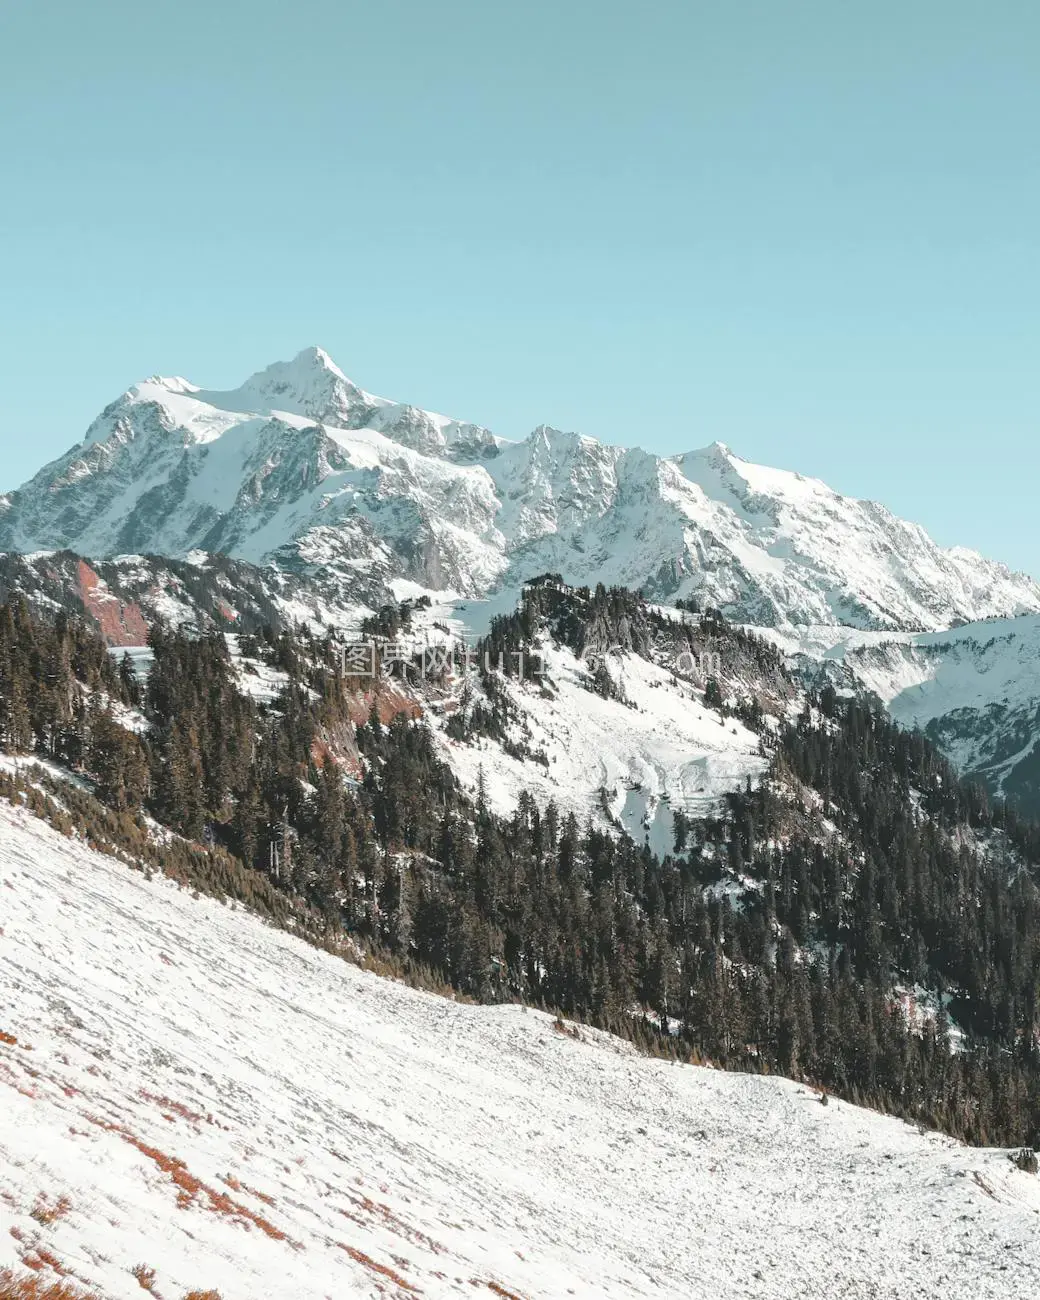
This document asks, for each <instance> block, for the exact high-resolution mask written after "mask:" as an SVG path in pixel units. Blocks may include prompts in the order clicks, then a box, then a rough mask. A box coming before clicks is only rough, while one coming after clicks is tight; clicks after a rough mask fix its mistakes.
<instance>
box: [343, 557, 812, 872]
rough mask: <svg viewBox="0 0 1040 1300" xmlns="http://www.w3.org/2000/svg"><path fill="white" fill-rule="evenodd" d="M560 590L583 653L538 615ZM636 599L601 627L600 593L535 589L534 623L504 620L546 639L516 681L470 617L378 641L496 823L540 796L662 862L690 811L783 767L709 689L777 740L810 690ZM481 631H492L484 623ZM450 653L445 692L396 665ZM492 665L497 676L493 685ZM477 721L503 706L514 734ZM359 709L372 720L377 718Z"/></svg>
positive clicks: (447, 609) (428, 623)
mask: <svg viewBox="0 0 1040 1300" xmlns="http://www.w3.org/2000/svg"><path fill="white" fill-rule="evenodd" d="M549 591H551V593H552V596H551V598H552V601H553V602H555V603H556V604H557V609H556V617H560V615H561V614H562V613H565V614H566V616H567V619H568V620H569V623H570V625H571V626H575V625H577V624H581V625H582V626H583V629H584V632H583V635H584V638H585V641H586V644H584V645H582V646H581V647H576V646H575V645H573V644H570V643H568V641H567V640H566V638H565V637H564V636H562V635H561V633H560V631H559V629H557V628H554V627H553V625H552V620H551V619H548V618H546V617H544V615H542V614H539V613H538V612H537V611H538V608H539V606H538V603H537V602H538V598H539V596H540V595H544V594H545V593H547V592H549ZM624 594H625V596H626V597H627V598H628V601H629V603H630V605H631V609H632V613H631V614H630V615H629V614H625V615H624V616H622V618H621V619H620V620H618V621H617V622H616V623H614V624H611V623H609V622H608V623H606V624H603V625H601V624H600V623H599V622H597V616H596V614H595V613H594V612H593V611H592V610H591V609H590V608H589V606H590V604H594V598H590V597H589V594H588V593H587V592H586V593H584V595H583V594H582V593H581V592H580V591H574V590H572V589H570V588H568V587H566V586H564V585H561V584H557V583H556V582H555V581H553V580H551V579H547V580H543V581H542V582H538V583H533V584H530V585H529V586H528V587H527V588H526V589H525V591H524V593H523V594H522V597H521V601H520V602H519V606H518V609H519V612H520V613H519V615H517V614H515V613H514V610H515V609H516V608H517V607H514V608H511V609H508V610H503V611H501V612H500V614H499V617H502V615H508V616H512V617H518V616H519V617H523V618H524V619H526V620H527V622H528V626H529V628H530V629H531V636H530V638H529V641H528V643H527V648H525V650H524V651H523V654H522V659H521V662H520V664H519V670H518V671H515V672H503V671H498V669H497V667H496V665H499V664H500V663H501V662H502V661H504V660H505V659H508V658H509V657H508V656H502V655H500V654H498V653H496V652H495V651H493V650H489V649H488V648H487V642H477V641H475V640H474V638H473V635H472V633H471V632H470V631H469V629H468V628H467V627H466V625H465V624H464V623H463V621H462V619H463V616H464V615H466V616H468V615H469V613H470V611H469V610H466V611H464V612H463V614H462V615H460V614H459V613H457V611H456V609H455V606H453V605H446V606H437V605H432V606H430V607H424V606H422V605H419V606H416V607H414V608H412V609H411V610H410V612H409V624H408V628H407V630H406V631H401V632H398V633H396V634H395V636H394V637H393V639H392V641H391V640H390V639H389V638H384V639H380V641H379V643H380V645H381V648H382V650H383V652H384V653H385V654H387V655H388V656H389V655H391V654H392V655H393V656H395V661H394V662H390V664H389V667H386V666H384V669H383V672H382V678H383V680H384V682H385V683H386V684H391V683H393V684H394V685H396V686H397V687H398V688H399V689H400V694H401V699H402V700H405V699H408V700H413V701H414V702H415V704H416V706H417V710H418V711H421V712H422V713H423V714H425V716H426V718H427V720H428V722H429V723H430V725H431V727H432V728H433V730H434V732H435V735H436V736H437V738H438V741H439V743H440V748H441V753H442V756H443V758H444V760H445V761H446V762H447V763H448V765H449V766H450V767H451V768H452V770H453V771H454V773H455V775H456V776H457V777H458V778H459V779H460V781H461V782H462V785H463V786H464V787H465V788H466V789H467V790H468V791H469V792H470V793H473V794H475V793H476V791H477V790H478V787H480V786H481V785H482V786H483V789H484V793H485V796H486V798H487V800H488V803H489V806H490V807H491V808H492V809H493V810H494V811H496V812H499V813H502V814H504V815H508V814H510V813H512V811H513V810H514V809H515V807H516V804H517V799H518V796H519V794H520V792H521V791H523V790H527V791H529V792H530V793H531V794H532V795H533V796H534V798H535V802H536V803H537V804H538V805H539V806H544V805H545V804H546V803H548V802H549V801H550V800H552V801H553V802H554V803H555V804H556V806H557V808H559V809H560V810H561V811H562V812H563V813H574V815H575V816H576V817H577V818H578V820H579V823H584V822H585V821H586V820H587V819H589V818H592V820H593V821H594V822H596V823H598V824H601V825H603V826H605V827H612V828H614V829H619V828H620V829H623V830H625V831H626V832H627V833H628V834H629V835H630V836H631V838H632V839H633V840H634V841H635V842H636V843H640V844H641V843H648V844H649V845H650V847H651V849H652V850H653V851H654V852H655V853H657V854H658V855H660V856H662V857H663V856H665V855H666V854H670V853H671V852H672V851H673V844H674V814H675V812H676V811H677V810H682V812H683V813H684V814H686V815H687V816H690V817H697V816H704V815H709V814H711V813H713V812H715V811H716V810H717V808H718V807H719V805H720V802H721V801H722V799H723V796H724V795H725V794H726V793H728V792H731V791H734V790H737V789H743V788H744V786H745V784H746V782H747V781H748V780H750V781H751V782H752V783H753V784H755V783H757V780H758V777H759V776H760V774H761V773H762V772H763V771H764V769H765V768H766V766H767V764H768V757H767V753H766V750H765V749H764V747H763V737H762V735H761V734H760V733H759V731H758V730H756V729H752V728H751V727H749V726H748V725H747V721H746V719H743V718H742V717H740V716H738V715H736V714H735V713H724V712H723V711H722V710H720V709H719V708H718V707H714V706H712V705H710V704H709V703H707V702H706V700H705V689H706V686H707V679H708V677H709V676H711V677H714V678H715V681H716V684H717V686H718V689H719V691H720V694H721V696H722V697H723V698H724V699H725V700H727V701H728V702H730V703H731V704H732V705H733V706H734V707H735V706H736V705H737V703H738V702H740V701H744V702H748V701H750V700H751V699H752V698H755V699H757V700H758V701H759V704H760V706H761V710H762V713H763V715H765V716H766V718H767V720H771V721H769V725H767V726H766V727H765V730H766V731H767V732H768V731H769V730H770V729H771V727H775V726H776V725H777V723H778V721H779V719H780V718H782V717H785V716H787V714H788V713H790V712H791V710H793V709H794V708H795V707H796V706H797V703H798V699H799V694H800V693H799V691H798V689H797V687H796V686H795V684H794V682H793V681H792V680H791V679H790V678H789V677H788V676H787V675H786V674H785V673H783V671H782V669H778V670H776V671H771V669H770V667H769V666H767V667H762V666H760V665H758V664H756V663H755V662H754V660H753V659H752V658H750V657H748V656H745V655H744V654H743V653H742V650H741V647H740V645H739V644H737V643H736V641H735V639H734V637H733V636H732V635H731V633H730V630H729V629H726V628H725V627H724V626H723V625H718V627H717V630H708V631H704V630H703V629H705V628H708V629H716V625H715V624H714V623H713V622H711V621H707V620H702V619H701V618H700V617H699V616H697V615H693V614H686V613H682V612H680V611H677V610H671V611H662V610H657V609H655V608H654V607H651V606H647V605H645V604H644V603H643V602H641V601H639V600H638V599H637V598H636V597H634V596H632V595H631V594H630V593H624ZM474 621H475V622H476V624H477V625H478V626H480V628H481V635H484V634H486V632H487V627H486V625H484V624H485V620H484V618H483V617H482V616H480V614H479V612H478V616H477V618H476V619H475V620H474ZM622 629H624V630H622ZM685 629H689V630H690V635H691V637H695V638H696V640H695V642H694V644H695V646H696V649H695V651H694V652H691V651H690V650H688V649H686V650H684V647H686V645H687V642H686V640H685V639H684V637H682V636H679V635H677V633H678V632H679V631H680V630H685ZM626 637H627V643H626V644H625V645H622V644H620V643H619V642H620V639H621V638H626ZM482 645H483V647H484V648H483V650H482V649H481V646H482ZM441 651H443V653H444V656H445V662H446V663H450V672H449V674H448V675H447V676H446V677H444V678H438V679H437V680H434V675H433V674H430V675H429V676H427V675H426V674H425V673H424V672H423V671H422V669H421V668H420V671H419V672H418V673H417V672H416V671H415V670H414V668H413V669H410V670H409V673H408V675H407V678H406V676H405V674H403V673H402V671H401V664H400V662H397V661H396V660H401V659H411V660H412V661H413V662H414V663H415V664H418V665H420V666H422V665H423V664H424V663H425V662H427V661H428V662H429V663H430V665H431V667H432V666H433V664H434V662H435V659H436V657H437V655H438V654H439V653H440V652H441ZM482 660H483V667H484V668H487V667H489V666H490V667H491V668H492V669H494V670H495V671H493V673H492V680H491V681H490V682H489V681H488V680H487V676H486V675H485V673H484V672H482V671H481V667H482ZM388 662H389V661H388ZM510 662H511V663H513V662H515V661H513V660H510ZM597 673H605V674H606V675H607V676H608V677H609V679H610V685H609V688H608V687H607V686H606V684H605V683H604V682H602V681H600V682H599V683H598V684H597V680H596V675H597ZM474 710H476V711H482V710H490V711H491V712H492V713H493V714H495V715H496V718H497V719H498V720H499V721H500V722H501V726H500V727H499V726H491V727H489V726H487V725H484V724H481V723H480V721H479V720H478V719H475V718H474ZM357 712H358V714H359V716H361V717H362V718H363V717H364V716H365V715H366V713H367V709H364V708H359V709H358V710H357Z"/></svg>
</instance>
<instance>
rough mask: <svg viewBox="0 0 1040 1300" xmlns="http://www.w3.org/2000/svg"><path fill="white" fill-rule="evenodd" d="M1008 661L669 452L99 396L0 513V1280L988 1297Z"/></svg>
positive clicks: (408, 413) (1008, 1070) (877, 560)
mask: <svg viewBox="0 0 1040 1300" xmlns="http://www.w3.org/2000/svg"><path fill="white" fill-rule="evenodd" d="M649 418H650V415H649V413H648V420H649ZM641 432H645V431H640V430H638V429H637V430H634V431H633V434H634V440H638V438H639V437H640V435H641ZM1038 664H1040V586H1038V584H1037V583H1036V582H1035V581H1034V580H1033V579H1032V578H1030V577H1027V576H1025V575H1022V574H1017V573H1013V572H1011V571H1010V570H1008V569H1007V568H1006V567H1005V566H1003V565H1001V564H999V563H996V562H994V561H991V560H988V559H985V558H983V557H982V556H980V555H978V554H976V553H974V552H972V551H968V550H964V549H960V548H955V549H952V550H949V549H943V548H942V547H940V546H938V545H936V544H935V543H934V542H933V541H932V540H931V539H930V538H929V537H928V536H927V534H926V533H925V532H924V531H923V530H922V529H921V528H920V527H918V526H917V525H915V524H912V523H907V522H905V521H903V520H900V519H898V518H896V517H894V516H893V515H892V514H891V513H889V512H888V511H887V510H886V509H885V508H884V507H883V506H881V505H877V504H874V503H870V502H864V501H858V500H853V499H851V498H848V497H844V496H841V495H840V494H838V493H836V492H834V491H832V490H831V489H830V488H828V487H827V486H826V485H825V484H823V483H821V482H819V481H817V480H815V479H811V478H805V477H803V476H801V475H799V474H795V473H791V472H788V471H784V470H778V469H768V468H764V467H761V466H758V465H753V464H750V463H749V462H747V461H744V460H742V459H741V458H740V457H739V456H738V455H736V454H735V453H734V452H732V451H730V450H729V448H727V447H725V446H723V445H722V444H720V443H714V444H712V445H710V446H708V447H705V448H702V449H700V450H694V451H690V452H687V453H684V454H680V455H675V456H668V457H662V456H655V455H651V454H650V453H648V452H645V451H641V450H639V449H637V448H629V449H626V448H622V447H615V446H609V445H606V444H603V443H600V442H597V441H595V440H594V439H593V438H590V437H586V436H583V435H580V434H577V433H564V432H561V431H559V430H557V429H553V428H551V427H548V426H544V425H543V426H540V427H539V428H537V429H536V430H535V431H534V432H533V433H531V434H530V435H529V436H528V437H527V438H525V439H523V440H522V441H509V440H507V439H505V438H502V437H500V436H498V435H497V434H495V433H494V432H492V431H490V430H488V429H485V428H482V427H480V426H478V425H475V424H472V423H467V422H464V421H460V420H457V419H453V418H449V417H447V416H442V415H438V414H434V413H432V412H429V411H426V410H422V409H420V408H417V407H414V406H410V405H405V404H401V403H397V402H393V401H390V400H388V399H385V398H381V397H375V396H373V395H371V394H369V393H367V392H365V391H364V390H362V389H361V388H359V387H358V386H357V385H356V384H355V383H353V382H352V381H351V380H349V379H348V378H347V377H346V376H345V375H344V373H343V372H342V371H341V370H340V369H339V368H338V367H337V366H336V365H335V363H334V362H333V361H332V360H331V359H330V358H329V356H328V355H327V354H326V353H325V352H323V351H322V350H320V349H318V348H311V349H308V350H306V351H304V352H301V353H300V354H299V355H298V356H297V357H296V358H295V359H293V360H292V361H289V362H279V363H276V364H274V365H271V366H268V367H267V369H265V370H262V371H260V372H259V373H257V374H256V375H254V376H253V377H252V378H250V379H248V380H247V381H246V382H245V383H244V384H242V385H241V387H239V388H237V389H234V390H231V391H215V390H209V389H203V388H199V387H197V386H196V385H194V384H193V383H190V382H189V381H188V380H186V379H182V378H174V379H170V378H159V377H155V378H152V379H149V380H146V381H144V382H143V383H140V384H137V385H135V386H134V387H132V388H130V389H129V390H128V391H127V392H125V393H124V394H123V395H122V396H121V397H119V398H117V399H116V400H115V401H114V402H113V403H112V404H111V405H110V406H108V407H107V408H106V409H105V410H104V411H103V412H102V413H101V414H100V415H99V416H98V417H97V419H95V420H94V422H93V424H91V425H90V427H89V429H88V430H87V433H86V435H85V437H84V438H83V439H82V441H80V442H78V443H77V444H76V445H75V446H73V447H72V448H71V449H70V450H69V451H68V452H67V453H66V454H65V455H64V456H62V457H60V458H59V459H58V460H57V461H55V462H54V463H52V464H50V465H48V466H46V467H45V468H43V469H41V470H40V471H39V473H38V474H36V476H35V477H34V478H33V479H31V480H30V481H29V482H28V483H26V484H25V485H24V486H23V487H21V488H19V489H18V490H16V491H12V492H10V493H9V494H8V495H6V496H4V497H0V1300H8V1298H9V1297H11V1298H12V1300H13V1298H17V1300H132V1297H134V1296H136V1295H138V1294H139V1293H140V1291H141V1290H142V1289H143V1290H144V1291H146V1292H147V1293H149V1294H151V1295H153V1296H157V1297H160V1300H259V1298H260V1297H263V1300H275V1298H279V1297H290V1296H291V1297H294V1300H295V1298H301V1300H323V1298H325V1300H329V1298H331V1297H334V1296H335V1297H341V1296H359V1297H361V1296H364V1297H396V1298H401V1297H411V1296H416V1295H423V1296H429V1297H440V1296H444V1297H447V1296H471V1295H474V1294H477V1295H481V1294H487V1295H497V1296H504V1297H512V1300H536V1298H537V1300H558V1297H560V1296H565V1295H575V1296H582V1297H596V1298H598V1297H604V1298H605V1297H611V1298H614V1300H627V1298H628V1297H636V1296H647V1297H651V1296H653V1297H676V1298H678V1297H684V1298H686V1297H705V1300H707V1298H708V1297H712V1298H713V1300H714V1298H715V1297H721V1298H723V1300H731V1298H732V1300H738V1298H748V1297H756V1298H757V1300H777V1298H779V1297H783V1298H784V1300H786V1298H787V1297H795V1296H804V1297H818V1298H819V1300H824V1298H826V1300H868V1298H869V1300H897V1298H898V1300H903V1298H905V1300H910V1298H911V1297H914V1298H917V1297H936V1300H938V1297H940V1296H942V1297H944V1298H945V1297H954V1298H955V1300H959V1298H960V1297H963V1298H964V1300H968V1298H969V1297H971V1298H972V1300H974V1298H975V1297H992V1298H993V1300H1000V1298H1002V1297H1005V1296H1008V1295H1011V1294H1017V1293H1018V1292H1021V1293H1023V1294H1026V1293H1028V1292H1029V1291H1030V1290H1035V1289H1036V1286H1037V1285H1038V1284H1040V1244H1038V1240H1040V1239H1038V1237H1037V1233H1036V1223H1037V1218H1036V1216H1037V1214H1040V1188H1038V1184H1037V1158H1036V1154H1035V1148H1037V1147H1040V748H1038V742H1040V672H1038ZM821 1103H822V1104H821ZM205 1288H209V1289H205ZM214 1288H215V1289H214Z"/></svg>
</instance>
